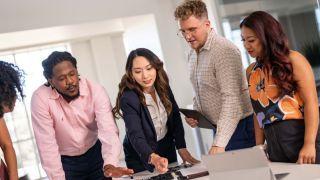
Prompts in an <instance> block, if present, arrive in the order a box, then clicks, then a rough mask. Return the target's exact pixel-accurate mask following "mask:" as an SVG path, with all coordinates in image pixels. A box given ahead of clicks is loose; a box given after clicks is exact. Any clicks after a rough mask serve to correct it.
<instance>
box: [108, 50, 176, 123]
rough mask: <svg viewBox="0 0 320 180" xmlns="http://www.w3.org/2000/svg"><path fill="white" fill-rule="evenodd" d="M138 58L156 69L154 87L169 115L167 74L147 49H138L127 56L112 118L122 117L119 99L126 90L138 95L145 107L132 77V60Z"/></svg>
mask: <svg viewBox="0 0 320 180" xmlns="http://www.w3.org/2000/svg"><path fill="white" fill-rule="evenodd" d="M138 56H142V57H144V58H146V59H147V60H148V61H149V62H150V64H151V66H152V67H153V68H155V69H156V71H157V77H156V80H155V82H154V87H155V89H156V91H157V93H158V94H159V97H160V99H161V102H162V103H163V106H164V107H165V109H166V112H167V113H168V114H170V113H171V111H172V103H171V101H170V99H169V79H168V76H167V73H166V72H165V71H164V69H163V62H162V61H161V60H160V59H159V58H158V56H157V55H155V54H154V53H153V52H152V51H150V50H149V49H146V48H138V49H136V50H133V51H131V52H130V54H129V56H128V59H127V63H126V73H125V74H124V75H123V76H122V79H121V82H120V84H119V93H118V96H117V100H116V106H115V107H114V108H113V109H112V113H113V115H114V117H116V118H119V117H122V114H121V112H120V99H121V97H122V95H123V92H124V91H125V90H126V89H130V90H133V91H135V92H136V93H137V94H138V97H139V99H140V102H141V103H142V104H143V105H145V106H146V101H145V97H144V95H143V90H142V87H141V86H140V85H139V84H138V83H137V82H136V81H135V80H134V78H133V75H132V66H133V60H134V59H135V58H136V57H138Z"/></svg>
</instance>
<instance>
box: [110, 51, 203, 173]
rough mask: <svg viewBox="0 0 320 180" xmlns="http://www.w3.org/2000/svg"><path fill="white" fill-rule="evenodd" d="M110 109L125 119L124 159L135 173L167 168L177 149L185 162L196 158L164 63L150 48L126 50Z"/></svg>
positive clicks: (193, 160)
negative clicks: (114, 102) (114, 104)
mask: <svg viewBox="0 0 320 180" xmlns="http://www.w3.org/2000/svg"><path fill="white" fill-rule="evenodd" d="M120 110H121V111H122V113H121V112H120ZM113 113H114V115H115V116H116V117H119V116H120V117H122V118H123V119H124V121H125V126H126V136H125V139H124V142H123V146H124V152H125V161H126V164H127V167H128V168H131V169H133V170H134V172H135V173H137V172H140V171H144V170H149V171H153V169H154V168H156V170H157V171H159V172H160V173H164V172H166V171H167V168H168V163H172V162H176V161H177V155H176V149H177V150H178V153H179V155H180V157H181V158H182V160H183V161H184V162H189V163H191V164H194V163H197V162H199V161H198V160H196V159H194V158H193V157H192V156H191V155H190V153H189V151H188V150H187V149H186V142H185V139H184V130H183V126H182V121H181V117H180V113H179V108H178V105H177V103H176V101H175V99H174V96H173V94H172V91H171V89H170V87H169V80H168V77H167V75H166V72H165V71H164V69H163V63H162V62H161V61H160V59H159V58H158V57H157V56H156V55H155V54H154V53H153V52H152V51H150V50H148V49H145V48H139V49H136V50H133V51H132V52H131V53H130V54H129V56H128V59H127V64H126V73H125V75H123V77H122V80H121V82H120V84H119V93H118V97H117V102H116V106H115V107H114V108H113Z"/></svg>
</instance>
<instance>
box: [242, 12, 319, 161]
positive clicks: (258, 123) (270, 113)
mask: <svg viewBox="0 0 320 180" xmlns="http://www.w3.org/2000/svg"><path fill="white" fill-rule="evenodd" d="M240 28H241V36H242V40H243V44H244V47H245V48H246V50H247V51H248V53H249V54H250V56H251V57H254V58H256V62H255V63H252V64H251V65H250V66H249V67H248V69H247V77H248V84H249V92H250V97H251V103H252V107H253V109H254V114H255V133H256V143H257V144H264V141H265V140H266V141H267V153H268V156H269V159H270V160H271V161H277V162H297V163H301V164H302V163H303V164H313V163H320V157H319V152H320V151H319V150H320V143H319V141H318V140H320V139H319V138H318V137H319V136H318V126H319V109H318V99H317V93H316V86H315V80H314V76H313V72H312V69H311V66H310V64H309V63H308V61H307V60H306V58H305V57H304V56H303V55H301V54H300V53H299V52H296V51H292V50H290V49H289V47H288V39H287V37H286V35H285V34H284V32H283V29H282V27H281V25H280V23H279V22H278V21H277V20H276V19H274V18H273V17H272V16H271V15H270V14H268V13H266V12H263V11H256V12H253V13H252V14H250V15H249V16H247V17H246V18H245V19H244V20H243V21H242V23H241V24H240Z"/></svg>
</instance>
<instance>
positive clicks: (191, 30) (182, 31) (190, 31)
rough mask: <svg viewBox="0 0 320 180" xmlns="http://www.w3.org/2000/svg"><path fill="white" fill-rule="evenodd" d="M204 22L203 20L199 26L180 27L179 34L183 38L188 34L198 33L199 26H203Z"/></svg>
mask: <svg viewBox="0 0 320 180" xmlns="http://www.w3.org/2000/svg"><path fill="white" fill-rule="evenodd" d="M203 24H204V22H202V23H201V24H200V25H199V26H197V27H191V28H189V29H180V30H179V31H178V32H177V36H179V37H181V38H185V37H186V36H188V35H191V36H192V35H195V34H196V33H197V30H198V29H199V27H201V26H202V25H203Z"/></svg>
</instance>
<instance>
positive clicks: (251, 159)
mask: <svg viewBox="0 0 320 180" xmlns="http://www.w3.org/2000/svg"><path fill="white" fill-rule="evenodd" d="M202 162H203V163H204V165H205V166H206V167H207V168H208V171H209V176H210V179H214V180H234V179H246V180H257V179H259V180H274V179H275V176H274V174H273V173H272V171H271V169H270V167H269V163H268V159H267V157H266V155H265V152H264V150H263V149H262V147H261V146H255V147H252V148H247V149H241V150H235V151H228V152H225V153H221V154H215V155H214V156H212V155H203V156H202Z"/></svg>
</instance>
